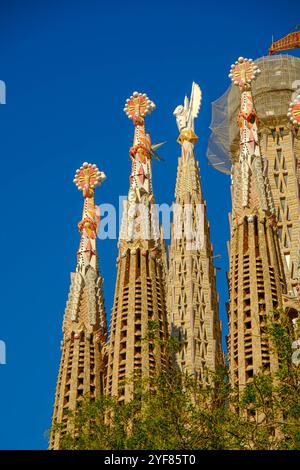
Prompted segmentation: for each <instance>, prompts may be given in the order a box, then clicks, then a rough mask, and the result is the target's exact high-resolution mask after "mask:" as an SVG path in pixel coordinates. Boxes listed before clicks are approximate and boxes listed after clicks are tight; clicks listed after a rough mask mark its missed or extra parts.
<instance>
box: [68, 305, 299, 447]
mask: <svg viewBox="0 0 300 470" xmlns="http://www.w3.org/2000/svg"><path fill="white" fill-rule="evenodd" d="M268 324H269V326H268V332H269V335H270V339H271V344H272V345H273V346H272V347H273V348H274V350H275V351H276V353H277V355H278V359H279V363H280V369H279V371H278V372H277V373H275V374H273V375H271V374H270V373H266V372H261V373H259V374H257V375H256V376H254V378H253V381H252V382H251V383H250V384H249V385H247V386H246V387H245V388H244V389H243V390H242V391H238V390H237V389H234V388H232V387H231V386H230V384H229V380H228V372H227V369H226V368H225V367H224V368H220V369H219V370H218V371H217V372H216V373H214V374H210V377H209V380H208V383H207V384H206V385H205V386H200V385H199V384H198V383H197V382H196V381H195V380H194V379H193V377H188V376H186V375H185V374H182V373H181V372H179V371H178V370H177V369H176V368H175V367H174V366H171V367H170V368H169V369H168V370H167V371H164V372H161V373H159V374H157V375H156V376H154V377H153V378H151V380H150V381H149V382H145V381H141V380H140V379H139V378H138V377H135V378H132V379H131V380H134V390H135V394H134V397H133V398H132V400H131V401H129V402H128V403H123V404H119V403H118V401H117V399H116V398H114V397H105V396H104V397H102V398H100V399H99V400H97V401H90V400H89V399H88V398H87V397H85V398H84V399H83V400H82V401H81V402H80V405H79V406H78V408H77V410H76V412H75V413H73V414H71V416H70V419H71V420H73V423H74V429H76V432H74V433H67V434H65V435H64V436H63V437H62V439H61V448H62V449H106V450H122V449H130V450H131V449H148V450H155V449H160V450H171V449H172V450H183V449H184V450H193V449H206V450H213V449H224V450H229V449H255V450H261V449H270V450H272V449H300V366H296V365H295V364H293V362H292V353H293V350H292V340H291V338H292V331H291V329H290V325H289V322H288V321H287V320H286V318H285V316H284V315H283V314H282V313H281V312H274V313H272V315H271V316H270V319H269V322H268ZM156 337H157V335H156V326H155V324H154V323H153V324H151V325H149V333H148V336H147V338H145V340H147V341H151V342H153V341H154V342H155V341H156ZM167 347H168V348H169V350H170V352H171V351H172V350H174V348H175V349H178V347H179V346H178V343H176V341H175V340H174V339H172V340H171V343H170V342H169V343H168V345H167Z"/></svg>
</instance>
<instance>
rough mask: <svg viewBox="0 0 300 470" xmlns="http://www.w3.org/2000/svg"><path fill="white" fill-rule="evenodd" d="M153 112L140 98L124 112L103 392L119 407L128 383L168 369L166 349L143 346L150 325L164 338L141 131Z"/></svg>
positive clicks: (148, 152) (158, 256)
mask: <svg viewBox="0 0 300 470" xmlns="http://www.w3.org/2000/svg"><path fill="white" fill-rule="evenodd" d="M154 108H155V105H154V103H153V102H152V101H151V100H150V99H149V98H148V97H147V95H146V94H142V93H138V92H134V93H133V94H132V96H131V97H130V98H129V99H127V101H126V104H125V108H124V111H125V113H126V114H127V116H128V118H129V119H131V120H132V121H133V124H134V139H133V145H132V147H131V148H130V152H129V155H130V159H131V174H130V179H129V192H128V200H127V201H126V204H125V207H124V210H123V220H122V226H121V231H120V237H119V256H118V258H117V263H118V264H117V280H116V288H115V298H114V306H113V311H112V317H111V336H110V343H109V352H108V368H107V387H106V392H107V393H108V394H111V395H115V396H118V398H119V401H120V402H122V401H123V400H129V399H130V398H131V396H132V384H131V383H130V381H128V379H130V378H132V377H133V376H134V375H136V374H138V375H140V376H142V377H143V378H146V379H147V378H149V377H151V375H153V374H154V373H155V371H157V370H159V369H161V368H163V367H165V366H166V353H165V350H164V346H163V345H161V344H159V343H158V342H156V343H155V344H154V343H151V342H150V343H148V342H147V341H144V340H142V338H145V336H146V335H147V331H148V325H149V321H150V320H152V321H154V322H155V323H156V325H157V326H158V331H157V334H158V337H159V338H160V339H164V338H166V336H167V317H166V306H165V303H166V299H165V277H164V266H163V254H162V242H161V240H160V231H159V226H158V222H157V216H156V213H155V206H154V195H153V187H152V155H153V152H154V148H153V147H152V146H151V140H150V136H149V134H147V133H146V130H145V116H146V115H148V114H150V113H151V112H152V111H153V109H154Z"/></svg>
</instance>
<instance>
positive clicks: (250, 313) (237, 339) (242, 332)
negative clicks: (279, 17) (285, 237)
mask: <svg viewBox="0 0 300 470" xmlns="http://www.w3.org/2000/svg"><path fill="white" fill-rule="evenodd" d="M259 73H260V71H259V70H258V68H257V66H256V65H255V64H254V63H253V61H252V60H251V59H244V58H243V57H240V58H239V59H238V60H237V61H236V62H235V64H233V65H232V66H231V72H230V75H229V76H230V78H231V79H232V81H233V83H234V85H237V86H239V88H240V92H241V99H240V111H239V114H238V126H239V130H240V152H239V155H238V157H237V158H236V159H235V160H234V161H233V166H232V218H231V241H230V245H229V247H230V248H229V249H230V272H229V276H228V280H229V296H230V300H229V305H228V318H229V335H228V353H229V371H230V376H231V381H232V383H233V384H235V385H239V386H244V385H245V384H247V383H248V382H249V381H251V380H252V377H253V375H254V374H256V373H257V372H258V371H259V370H261V369H264V370H271V371H274V370H276V369H277V367H278V364H277V358H276V355H275V353H273V351H272V350H271V348H270V339H269V337H268V334H267V328H266V321H267V316H268V314H269V313H270V312H271V311H273V310H274V309H276V308H278V307H282V299H283V297H282V294H283V292H285V290H286V284H285V277H284V272H283V265H282V260H281V255H280V249H279V242H278V233H277V222H276V216H275V210H274V205H273V200H272V195H271V190H270V186H269V181H268V178H267V176H266V168H265V165H264V162H263V159H262V155H261V151H260V142H259V137H258V118H257V114H256V111H255V108H254V104H253V96H252V90H251V82H252V81H253V80H254V79H255V77H256V76H257V75H258V74H259Z"/></svg>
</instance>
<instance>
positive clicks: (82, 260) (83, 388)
mask: <svg viewBox="0 0 300 470" xmlns="http://www.w3.org/2000/svg"><path fill="white" fill-rule="evenodd" d="M104 179H105V175H104V173H103V172H100V171H99V170H98V168H97V167H96V165H91V164H89V163H86V162H85V163H84V164H83V165H82V166H81V167H80V169H78V170H77V171H76V175H75V179H74V183H75V184H76V186H77V188H78V189H79V190H80V191H82V193H83V197H84V204H83V212H82V219H81V221H80V222H79V224H78V228H79V231H80V234H81V239H80V244H79V250H78V253H77V265H76V271H75V272H74V273H71V286H70V291H69V296H68V301H67V305H66V309H65V314H64V320H63V341H62V344H61V350H62V356H61V363H60V369H59V374H58V380H57V387H56V396H55V405H54V413H53V420H52V432H51V437H50V449H59V448H60V439H61V437H62V436H63V435H64V434H65V433H66V432H67V431H69V432H70V431H71V432H72V431H73V428H72V423H71V421H70V420H69V418H68V411H74V410H75V409H76V406H77V403H78V400H80V399H81V398H82V397H83V395H87V396H89V397H90V398H91V399H95V398H99V397H100V396H101V394H102V393H103V388H104V357H103V352H104V346H105V339H106V318H105V310H104V301H103V293H102V283H103V279H102V277H101V276H100V275H99V270H98V256H97V249H96V237H97V227H98V223H99V212H98V208H97V207H96V206H95V202H94V189H95V187H96V186H99V185H100V184H101V183H102V181H104ZM57 425H60V426H61V429H60V430H58V429H56V427H57Z"/></svg>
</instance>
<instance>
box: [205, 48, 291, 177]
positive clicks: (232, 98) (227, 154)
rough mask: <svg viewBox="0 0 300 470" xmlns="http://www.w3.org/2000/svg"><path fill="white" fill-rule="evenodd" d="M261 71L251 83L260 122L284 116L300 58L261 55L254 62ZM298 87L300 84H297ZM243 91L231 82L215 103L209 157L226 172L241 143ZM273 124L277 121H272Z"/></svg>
mask: <svg viewBox="0 0 300 470" xmlns="http://www.w3.org/2000/svg"><path fill="white" fill-rule="evenodd" d="M255 63H256V65H257V66H258V68H259V69H260V70H261V74H260V75H259V76H258V77H257V79H256V80H255V81H254V82H253V83H252V92H253V98H254V105H255V108H256V111H257V114H258V117H259V119H260V121H262V122H263V123H265V124H268V121H269V123H270V124H271V122H273V123H274V118H276V120H278V122H279V119H280V118H282V117H285V118H286V115H287V112H288V108H289V103H290V101H291V99H292V94H293V92H294V91H295V87H297V83H296V82H297V81H299V80H300V59H299V58H298V57H293V56H289V55H282V54H281V55H276V56H267V57H261V58H260V59H257V60H256V61H255ZM298 87H299V83H298ZM239 107H240V90H239V88H238V87H237V86H233V85H231V86H230V87H229V88H228V89H227V91H226V92H225V93H224V95H222V96H221V97H220V98H219V99H217V100H216V101H214V102H213V103H212V120H211V124H210V129H211V131H212V132H211V135H210V138H209V140H208V147H207V153H206V156H207V158H208V160H209V162H210V164H211V165H212V166H213V167H214V168H216V170H219V171H221V172H223V173H230V169H231V155H232V154H236V152H237V150H238V146H239V130H238V126H237V113H238V110H239ZM273 125H274V124H273Z"/></svg>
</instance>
